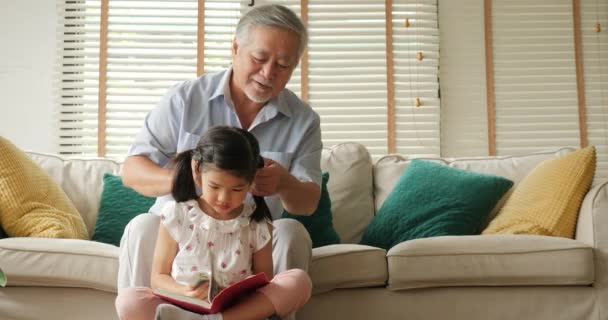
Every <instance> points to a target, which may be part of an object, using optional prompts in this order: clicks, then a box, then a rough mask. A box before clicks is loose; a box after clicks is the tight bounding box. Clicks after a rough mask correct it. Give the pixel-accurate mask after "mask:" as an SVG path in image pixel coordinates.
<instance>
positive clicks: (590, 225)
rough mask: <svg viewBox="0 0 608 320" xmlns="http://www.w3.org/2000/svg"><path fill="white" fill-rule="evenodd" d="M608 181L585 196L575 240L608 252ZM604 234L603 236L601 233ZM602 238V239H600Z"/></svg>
mask: <svg viewBox="0 0 608 320" xmlns="http://www.w3.org/2000/svg"><path fill="white" fill-rule="evenodd" d="M606 212H608V180H600V181H597V182H596V183H594V184H593V186H592V187H591V189H590V190H589V192H587V194H586V195H585V198H584V199H583V203H582V204H581V209H580V212H579V215H578V223H577V224H576V234H575V239H576V240H577V241H580V242H583V243H585V244H588V245H589V246H592V247H596V248H597V247H600V246H603V247H605V248H606V249H607V250H608V215H606ZM602 231H603V232H604V233H605V235H603V236H601V235H600V234H599V233H600V232H602ZM600 236H601V237H600Z"/></svg>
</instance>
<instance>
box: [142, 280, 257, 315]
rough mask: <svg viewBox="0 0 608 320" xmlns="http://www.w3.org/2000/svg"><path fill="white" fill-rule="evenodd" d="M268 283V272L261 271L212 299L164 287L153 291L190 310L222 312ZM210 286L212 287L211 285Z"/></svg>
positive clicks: (162, 297)
mask: <svg viewBox="0 0 608 320" xmlns="http://www.w3.org/2000/svg"><path fill="white" fill-rule="evenodd" d="M268 283H269V281H268V277H266V274H265V273H264V272H260V273H257V274H254V275H251V276H249V277H247V278H245V279H243V280H241V281H239V282H236V283H233V284H231V285H230V286H228V287H226V288H224V289H223V290H222V291H220V292H219V293H218V294H217V295H216V296H215V297H213V299H212V300H211V301H208V300H201V299H196V298H191V297H186V296H183V295H181V294H177V293H173V292H169V291H167V290H163V289H154V291H153V292H154V294H155V295H157V296H158V297H160V298H161V299H163V300H165V301H167V302H170V303H172V304H174V305H176V306H178V307H181V308H183V309H186V310H188V311H192V312H196V313H200V314H208V313H211V314H213V313H218V312H222V311H224V310H225V309H227V308H229V307H231V306H233V305H234V304H235V303H237V302H238V301H239V300H240V299H242V298H244V297H246V296H248V295H250V294H251V293H253V292H255V291H256V290H257V289H258V288H261V287H263V286H265V285H267V284H268ZM209 287H210V289H211V286H209Z"/></svg>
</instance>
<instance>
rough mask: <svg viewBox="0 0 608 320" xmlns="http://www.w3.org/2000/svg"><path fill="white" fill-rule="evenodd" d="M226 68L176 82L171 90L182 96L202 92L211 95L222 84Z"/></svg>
mask: <svg viewBox="0 0 608 320" xmlns="http://www.w3.org/2000/svg"><path fill="white" fill-rule="evenodd" d="M225 72H226V70H224V71H219V72H214V73H208V74H204V75H202V76H200V77H198V78H195V79H189V80H184V81H180V82H178V83H176V84H175V85H173V87H171V88H170V89H169V91H171V92H173V93H175V94H178V95H180V96H190V95H193V94H200V93H201V92H203V93H205V94H207V95H211V94H212V93H213V92H214V91H215V90H216V89H217V88H218V86H219V85H220V84H221V80H222V77H223V76H224V74H225Z"/></svg>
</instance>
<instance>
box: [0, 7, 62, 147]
mask: <svg viewBox="0 0 608 320" xmlns="http://www.w3.org/2000/svg"><path fill="white" fill-rule="evenodd" d="M56 12H57V11H56V9H55V1H49V0H20V1H8V0H2V1H0V136H3V137H5V138H7V139H9V140H11V141H12V142H13V143H14V144H15V145H17V146H18V147H19V148H22V149H26V150H32V151H41V152H55V150H56V148H55V142H56V140H55V138H54V136H55V134H54V133H55V129H54V128H55V125H54V121H55V120H54V115H53V114H54V110H55V106H54V102H53V86H52V81H53V68H54V66H53V64H54V59H55V39H56V35H55V30H56V29H55V26H56V17H57V14H56Z"/></svg>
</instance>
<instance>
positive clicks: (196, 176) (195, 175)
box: [190, 160, 201, 188]
mask: <svg viewBox="0 0 608 320" xmlns="http://www.w3.org/2000/svg"><path fill="white" fill-rule="evenodd" d="M190 165H191V166H192V180H194V184H195V185H196V186H197V187H199V188H201V172H200V171H199V165H198V161H196V160H192V162H190Z"/></svg>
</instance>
